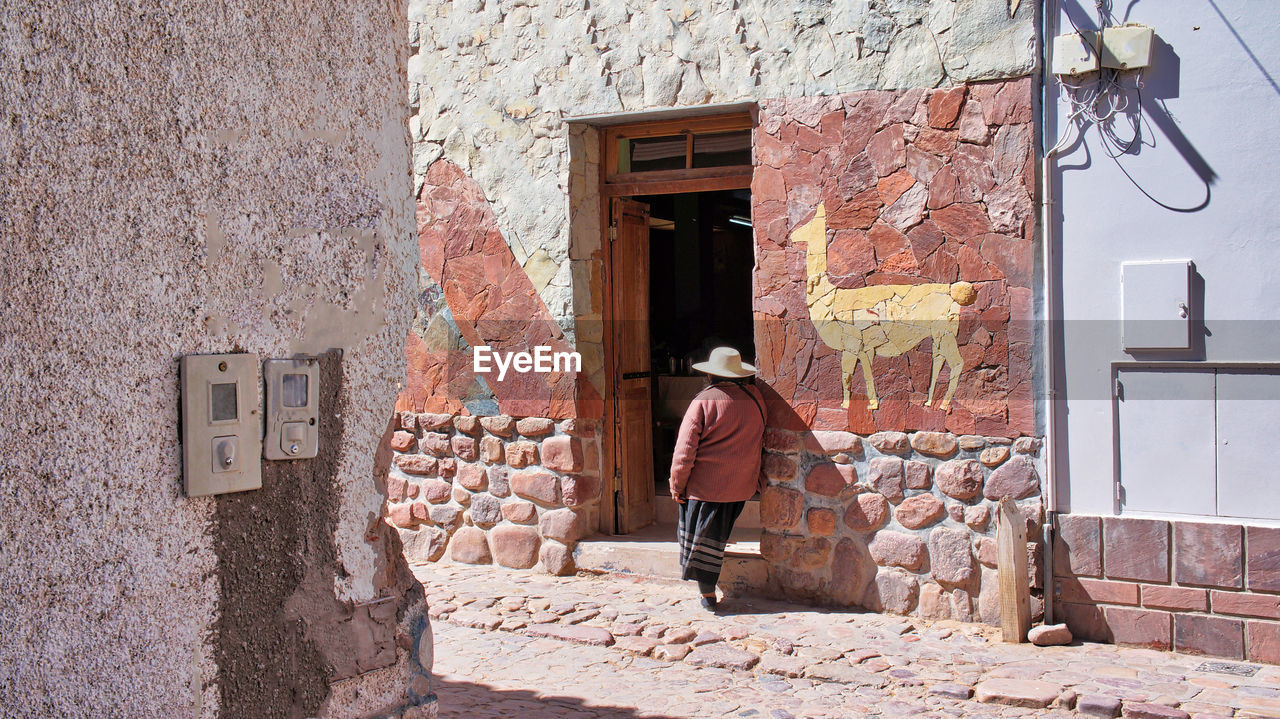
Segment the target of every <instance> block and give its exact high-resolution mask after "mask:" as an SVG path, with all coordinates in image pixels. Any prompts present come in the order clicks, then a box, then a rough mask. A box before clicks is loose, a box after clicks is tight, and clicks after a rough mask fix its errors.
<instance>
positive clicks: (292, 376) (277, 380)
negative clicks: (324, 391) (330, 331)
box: [262, 357, 320, 459]
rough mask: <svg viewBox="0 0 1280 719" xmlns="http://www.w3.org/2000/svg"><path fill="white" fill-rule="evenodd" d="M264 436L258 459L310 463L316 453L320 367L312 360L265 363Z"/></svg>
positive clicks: (318, 441)
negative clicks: (303, 460)
mask: <svg viewBox="0 0 1280 719" xmlns="http://www.w3.org/2000/svg"><path fill="white" fill-rule="evenodd" d="M264 374H265V375H266V382H267V433H266V438H265V439H264V440H263V443H262V456H263V457H266V458H267V459H310V458H311V457H314V456H316V454H317V453H318V452H319V450H320V425H319V418H320V402H319V399H318V397H319V395H320V391H319V390H320V367H319V365H318V364H317V362H316V359H315V358H314V357H300V358H297V359H273V360H267V361H266V363H265V365H264Z"/></svg>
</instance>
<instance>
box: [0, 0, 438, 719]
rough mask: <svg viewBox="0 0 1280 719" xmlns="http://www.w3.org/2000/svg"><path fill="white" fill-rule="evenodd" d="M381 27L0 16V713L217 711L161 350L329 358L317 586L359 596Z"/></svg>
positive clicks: (371, 10)
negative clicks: (325, 500)
mask: <svg viewBox="0 0 1280 719" xmlns="http://www.w3.org/2000/svg"><path fill="white" fill-rule="evenodd" d="M405 12H406V10H405V7H404V6H403V5H402V4H401V3H399V2H397V1H396V0H389V1H386V2H372V1H368V2H364V1H360V0H350V1H344V0H333V1H331V2H323V3H318V4H316V3H309V4H297V3H289V2H275V1H269V0H266V1H259V2H252V3H247V4H234V5H219V4H212V5H211V4H209V3H204V2H182V1H180V0H169V1H166V0H149V1H146V2H141V3H122V2H112V1H108V2H102V3H93V4H91V5H84V4H82V3H71V2H63V1H61V0H57V1H54V2H41V3H29V2H17V3H6V4H4V6H3V8H0V124H2V125H3V130H2V131H0V168H3V169H0V188H2V189H0V237H2V240H0V264H2V265H3V266H4V267H5V272H4V275H3V279H2V280H0V283H2V285H0V286H2V288H3V289H2V292H3V295H4V297H5V301H6V308H5V312H4V313H3V315H0V337H2V338H3V342H0V368H2V369H3V373H4V377H5V381H4V383H3V388H2V389H0V418H2V419H0V441H3V443H4V445H5V446H6V447H8V448H9V451H7V452H5V453H4V458H3V459H0V596H3V597H5V599H4V601H3V603H0V630H2V631H3V635H4V637H5V639H4V641H3V642H0V713H4V714H5V715H8V716H14V715H16V716H55V715H74V714H80V713H82V712H83V711H85V710H86V709H87V708H89V707H93V711H94V713H100V714H103V715H108V714H109V715H114V716H132V717H151V716H166V717H168V716H214V715H216V714H217V713H218V704H219V687H218V686H217V673H218V672H217V668H216V667H215V666H214V662H213V654H214V651H213V647H212V645H211V642H216V641H217V636H216V634H214V633H211V632H212V630H213V629H214V621H215V616H216V613H217V612H218V610H219V596H218V591H219V586H220V577H219V575H218V572H219V571H221V569H220V567H221V566H222V565H220V562H219V557H218V556H217V555H216V553H215V542H214V533H215V531H216V525H217V519H216V517H215V505H216V502H217V500H214V499H211V498H200V499H186V498H184V497H183V496H182V495H181V492H180V486H181V482H180V471H181V466H180V446H179V428H178V409H179V407H178V401H179V400H178V391H177V368H178V364H177V359H178V357H179V356H180V355H183V354H188V353H209V352H231V351H250V352H256V353H258V354H259V355H260V356H262V357H271V356H286V355H289V354H291V353H293V352H318V351H322V350H325V349H328V348H331V347H338V348H342V349H343V350H344V356H343V360H342V371H341V379H342V387H343V388H342V395H341V398H340V401H341V404H342V406H343V407H344V409H343V417H342V424H343V428H344V429H343V433H342V434H341V438H342V439H341V447H340V449H339V451H338V452H337V453H336V456H335V457H334V459H333V464H332V466H333V468H334V469H333V471H332V478H331V482H332V488H333V496H334V498H335V501H336V502H337V503H338V507H337V514H336V517H337V520H336V524H335V525H334V528H333V531H332V535H333V547H334V551H335V552H336V560H337V562H338V564H339V565H340V566H341V572H339V573H338V574H340V575H341V576H340V577H339V576H333V577H330V578H325V579H324V580H323V584H324V585H325V586H326V588H327V589H329V590H330V591H332V592H333V594H334V595H335V598H336V599H337V600H338V601H340V602H348V601H350V602H360V601H366V600H370V599H373V598H374V595H375V584H376V583H377V582H378V581H379V579H378V575H379V572H380V571H383V568H382V567H380V560H379V555H380V554H381V552H382V550H381V549H380V548H379V547H377V546H376V543H371V542H370V541H368V540H367V539H366V534H367V533H368V531H369V528H370V526H371V524H372V523H373V522H374V521H375V520H376V517H377V515H378V513H379V510H380V506H381V503H382V495H381V493H380V490H379V487H378V486H377V484H376V482H375V478H374V477H375V472H374V461H375V455H376V451H377V448H378V444H379V441H380V439H381V438H382V437H383V435H384V431H385V430H386V422H387V416H388V414H389V413H390V412H391V410H392V407H393V403H394V398H395V393H396V390H397V388H398V386H397V385H398V383H399V382H402V381H403V377H404V370H403V366H404V365H403V346H404V344H403V343H404V336H405V332H406V331H407V329H408V325H409V321H410V308H409V306H408V304H407V302H406V299H407V298H411V296H412V294H413V293H414V292H415V291H416V271H415V269H414V266H415V264H416V262H415V259H414V257H413V253H412V246H413V244H412V242H413V241H412V227H413V215H412V205H411V203H410V201H409V194H408V191H409V186H410V185H409V166H410V147H409V140H408V137H407V135H406V133H405V125H404V122H405V111H404V109H403V108H404V96H405V92H406V85H405V81H404V71H405V62H406V58H407V52H406V50H405V49H404V42H403V38H404V36H405V33H406V32H407V28H406V25H405V21H404V17H405ZM274 549H275V548H274V547H272V546H263V547H261V548H260V551H262V552H271V551H273V550H274ZM221 579H223V580H225V579H226V578H225V577H223V578H221ZM399 690H400V691H403V687H400V688H399ZM270 713H271V712H269V711H264V715H268V714H270Z"/></svg>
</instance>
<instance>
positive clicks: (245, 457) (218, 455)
mask: <svg viewBox="0 0 1280 719" xmlns="http://www.w3.org/2000/svg"><path fill="white" fill-rule="evenodd" d="M178 376H179V384H180V385H181V392H182V486H183V491H185V492H186V495H187V496H188V497H202V496H205V495H210V494H226V493H228V492H243V491H245V490H249V489H258V488H260V487H261V486H262V464H261V463H260V462H259V461H258V457H259V456H261V454H262V443H261V439H260V437H261V433H262V425H261V423H260V421H259V420H260V417H261V415H260V414H259V413H258V386H259V382H258V356H257V355H252V354H228V355H188V356H186V357H183V358H182V359H180V360H179V361H178Z"/></svg>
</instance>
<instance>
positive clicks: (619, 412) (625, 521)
mask: <svg viewBox="0 0 1280 719" xmlns="http://www.w3.org/2000/svg"><path fill="white" fill-rule="evenodd" d="M611 215H612V216H611V219H610V232H609V236H610V243H609V254H610V267H611V268H612V280H613V282H612V285H613V298H612V299H613V313H612V316H613V322H612V323H611V326H612V333H613V353H612V354H613V397H614V401H613V403H612V404H613V408H614V428H615V429H614V443H613V447H614V464H613V466H614V472H615V482H614V487H615V488H616V489H617V495H616V498H615V502H616V505H615V506H616V508H617V513H616V523H617V532H618V533H619V534H627V533H630V532H634V531H636V530H638V529H641V528H643V527H646V526H648V525H650V524H652V523H653V519H654V506H653V505H654V502H653V498H654V492H655V484H654V474H653V407H652V401H653V376H652V373H651V371H650V367H649V206H648V205H645V204H642V203H639V202H636V201H634V200H628V199H624V198H620V197H615V198H613V200H612V206H611Z"/></svg>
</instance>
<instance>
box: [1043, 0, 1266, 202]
mask: <svg viewBox="0 0 1280 719" xmlns="http://www.w3.org/2000/svg"><path fill="white" fill-rule="evenodd" d="M1136 4H1137V0H1134V1H1133V2H1131V3H1129V6H1128V7H1127V8H1126V9H1125V13H1124V16H1125V19H1126V21H1127V20H1128V17H1129V13H1130V11H1131V10H1132V9H1133V6H1134V5H1136ZM1210 4H1212V3H1210ZM1062 7H1063V10H1064V12H1065V13H1066V15H1067V17H1068V18H1070V20H1071V22H1072V23H1073V24H1074V25H1076V26H1078V27H1080V28H1085V29H1088V28H1095V27H1096V25H1097V23H1096V21H1095V20H1094V19H1093V18H1092V17H1091V16H1090V14H1089V13H1088V12H1086V11H1085V10H1084V9H1083V7H1082V6H1081V5H1080V4H1078V3H1066V4H1064V5H1063V6H1062ZM1214 9H1215V11H1217V7H1216V5H1215V6H1214ZM1218 15H1219V16H1222V13H1221V11H1218ZM1222 20H1223V22H1226V18H1225V17H1222ZM1226 24H1227V27H1228V29H1229V30H1230V31H1231V33H1232V35H1234V36H1235V37H1236V39H1237V40H1239V41H1240V44H1241V46H1242V47H1243V48H1244V50H1245V52H1246V53H1247V54H1248V55H1249V57H1250V58H1251V59H1252V60H1253V61H1254V63H1255V64H1256V65H1257V66H1258V69H1259V70H1260V71H1261V72H1262V74H1263V75H1264V76H1266V78H1267V80H1268V81H1269V82H1270V83H1271V86H1272V87H1273V88H1275V87H1276V85H1275V82H1274V80H1272V79H1271V75H1270V74H1268V73H1267V71H1266V69H1265V68H1264V67H1263V66H1262V65H1261V63H1259V62H1258V60H1257V58H1256V57H1254V55H1253V52H1252V51H1251V50H1250V49H1249V47H1248V46H1247V45H1245V44H1244V41H1243V40H1240V36H1239V35H1238V34H1236V32H1235V29H1234V28H1232V27H1231V24H1230V23H1226ZM1181 67H1182V59H1181V58H1180V57H1179V56H1178V53H1177V52H1176V51H1175V50H1174V48H1173V46H1172V45H1170V44H1169V43H1168V42H1166V41H1165V40H1164V38H1161V37H1160V36H1159V35H1157V36H1156V37H1155V39H1154V42H1153V44H1152V48H1151V65H1150V66H1149V67H1147V68H1143V69H1142V70H1141V71H1140V72H1138V73H1136V74H1135V73H1115V74H1114V75H1113V77H1114V80H1115V81H1116V82H1117V83H1118V84H1117V85H1115V86H1112V87H1111V88H1110V89H1109V90H1107V89H1105V88H1103V86H1104V85H1105V84H1106V80H1105V78H1106V75H1098V74H1096V73H1095V74H1093V75H1087V76H1084V77H1085V78H1090V79H1087V80H1084V81H1082V82H1083V84H1084V85H1086V86H1090V83H1092V82H1094V81H1095V80H1094V79H1093V78H1096V82H1097V84H1098V89H1099V91H1100V93H1102V94H1100V95H1099V97H1098V100H1097V102H1096V103H1095V106H1094V109H1095V110H1097V109H1098V108H1101V107H1104V106H1110V107H1112V108H1114V110H1115V111H1114V113H1113V114H1111V115H1110V116H1106V117H1100V118H1098V122H1097V123H1096V129H1097V130H1098V141H1099V146H1100V148H1101V149H1102V151H1103V153H1104V154H1105V155H1106V156H1107V157H1108V158H1110V159H1111V160H1112V161H1113V162H1115V163H1116V165H1117V167H1118V168H1119V169H1120V171H1121V172H1122V173H1124V175H1125V177H1126V178H1128V180H1129V181H1130V182H1131V183H1133V185H1134V187H1135V188H1136V189H1137V190H1138V191H1139V192H1141V193H1142V194H1143V195H1146V197H1147V198H1148V199H1149V200H1151V201H1152V202H1154V203H1156V204H1157V205H1160V206H1161V207H1163V208H1164V209H1166V210H1169V211H1172V212H1186V213H1190V212H1199V211H1201V210H1204V209H1205V208H1207V207H1208V206H1209V203H1210V201H1211V199H1212V196H1213V192H1212V187H1213V185H1215V184H1217V180H1218V174H1217V172H1216V171H1214V169H1213V168H1212V167H1211V166H1210V165H1209V163H1208V161H1207V160H1205V158H1204V156H1203V155H1201V154H1200V152H1199V151H1198V150H1197V149H1196V148H1195V145H1194V144H1193V143H1192V142H1191V140H1190V139H1188V138H1187V136H1186V135H1185V134H1184V133H1183V132H1182V129H1181V128H1180V127H1178V123H1177V121H1176V120H1175V119H1174V116H1173V113H1171V112H1170V111H1169V109H1168V108H1167V107H1166V106H1165V102H1164V101H1165V100H1167V99H1169V98H1176V97H1179V93H1180V84H1181ZM1106 92H1111V93H1115V96H1114V97H1113V98H1111V100H1110V101H1108V100H1107V99H1106V94H1105V93H1106ZM1081 122H1082V123H1083V122H1085V120H1081ZM1087 130H1088V125H1087V124H1082V126H1081V129H1080V131H1079V133H1078V134H1077V136H1076V138H1075V140H1074V141H1073V142H1072V143H1071V145H1070V146H1069V147H1067V148H1066V150H1065V151H1064V152H1063V153H1062V156H1063V157H1066V156H1068V155H1070V154H1071V153H1073V152H1074V151H1075V150H1076V149H1078V148H1080V147H1083V148H1084V151H1085V157H1084V159H1083V160H1081V161H1078V162H1077V164H1074V165H1066V164H1061V163H1060V164H1059V167H1058V170H1059V172H1062V171H1065V170H1086V169H1088V168H1089V167H1090V166H1091V165H1092V153H1091V152H1090V148H1089V145H1088V143H1087V142H1086V140H1085V137H1086V132H1087ZM1068 131H1069V130H1068ZM1157 134H1159V135H1162V136H1163V137H1164V139H1166V140H1167V141H1168V143H1169V146H1170V147H1172V148H1173V149H1174V150H1175V151H1176V152H1177V153H1178V155H1179V156H1180V157H1181V158H1182V160H1183V161H1184V162H1185V163H1186V164H1187V166H1188V167H1189V168H1190V169H1191V171H1192V172H1193V173H1195V176H1196V178H1197V179H1198V180H1199V182H1200V183H1202V184H1203V185H1204V190H1203V198H1201V199H1198V200H1197V199H1191V198H1192V195H1194V194H1196V193H1190V192H1189V193H1179V194H1178V199H1177V200H1176V201H1175V200H1172V199H1171V198H1168V197H1165V195H1166V194H1167V192H1168V190H1165V191H1164V192H1161V191H1153V190H1152V189H1151V188H1150V187H1148V185H1154V184H1157V183H1156V182H1154V181H1152V180H1148V179H1144V176H1143V174H1142V173H1137V176H1135V174H1134V173H1133V171H1134V170H1135V169H1136V167H1133V166H1127V165H1132V164H1133V163H1134V162H1135V161H1136V158H1138V157H1139V156H1140V155H1141V154H1142V153H1143V149H1144V148H1149V150H1148V151H1149V152H1150V151H1155V152H1156V153H1157V154H1156V160H1155V162H1157V163H1158V160H1159V158H1160V157H1162V156H1163V153H1162V152H1161V151H1158V150H1157V148H1158V144H1159V143H1158V139H1157ZM1121 158H1127V159H1124V160H1122V159H1121ZM1148 174H1149V173H1148ZM1161 189H1162V190H1164V188H1163V187H1161ZM1166 199H1168V200H1169V202H1166V201H1165V200H1166Z"/></svg>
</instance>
